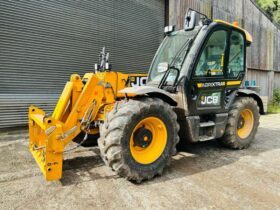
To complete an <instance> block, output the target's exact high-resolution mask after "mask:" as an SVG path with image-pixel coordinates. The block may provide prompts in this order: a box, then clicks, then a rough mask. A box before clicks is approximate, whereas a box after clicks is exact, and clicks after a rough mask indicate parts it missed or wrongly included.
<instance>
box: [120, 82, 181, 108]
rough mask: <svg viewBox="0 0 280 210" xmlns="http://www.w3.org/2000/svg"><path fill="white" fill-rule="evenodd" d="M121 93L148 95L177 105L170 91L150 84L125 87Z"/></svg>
mask: <svg viewBox="0 0 280 210" xmlns="http://www.w3.org/2000/svg"><path fill="white" fill-rule="evenodd" d="M119 93H126V94H128V93H131V94H136V95H148V96H151V97H157V98H160V99H162V100H163V101H165V102H166V103H168V104H169V105H171V106H176V105H177V102H176V100H175V99H174V98H173V97H172V95H171V94H170V93H168V92H167V91H165V90H162V89H159V88H157V87H153V86H149V85H146V86H134V87H128V88H124V89H122V90H120V91H119Z"/></svg>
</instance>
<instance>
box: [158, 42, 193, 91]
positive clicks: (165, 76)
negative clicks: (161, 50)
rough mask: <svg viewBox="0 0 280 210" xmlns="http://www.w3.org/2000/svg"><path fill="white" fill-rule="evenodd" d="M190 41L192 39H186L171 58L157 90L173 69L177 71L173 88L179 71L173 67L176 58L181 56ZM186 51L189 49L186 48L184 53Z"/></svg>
mask: <svg viewBox="0 0 280 210" xmlns="http://www.w3.org/2000/svg"><path fill="white" fill-rule="evenodd" d="M191 40H192V39H187V40H186V42H185V43H184V44H183V46H182V47H181V48H180V49H179V50H178V52H177V53H176V54H175V56H174V58H173V59H172V61H171V62H170V66H169V68H168V69H167V70H166V72H165V73H164V75H163V77H162V79H161V80H160V82H159V85H158V88H160V89H161V88H162V86H163V85H164V84H165V82H166V79H167V77H168V75H169V73H170V70H171V69H175V70H176V71H177V76H176V78H175V80H174V83H173V86H174V85H175V84H176V80H177V79H178V77H179V74H180V70H179V69H178V68H177V67H175V59H176V58H177V57H178V55H180V54H181V52H182V51H183V49H185V48H186V46H187V45H188V44H189V43H190V41H191ZM188 49H189V48H187V49H186V51H188ZM184 58H185V56H184Z"/></svg>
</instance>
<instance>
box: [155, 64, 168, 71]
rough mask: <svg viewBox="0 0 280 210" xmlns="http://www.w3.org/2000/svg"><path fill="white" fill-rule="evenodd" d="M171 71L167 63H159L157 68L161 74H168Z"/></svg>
mask: <svg viewBox="0 0 280 210" xmlns="http://www.w3.org/2000/svg"><path fill="white" fill-rule="evenodd" d="M168 69H169V64H168V63H167V62H163V63H159V64H158V67H157V71H158V72H159V73H163V72H166V71H167V70H168Z"/></svg>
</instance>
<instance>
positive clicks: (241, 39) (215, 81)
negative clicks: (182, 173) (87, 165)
mask: <svg viewBox="0 0 280 210" xmlns="http://www.w3.org/2000/svg"><path fill="white" fill-rule="evenodd" d="M165 34H166V37H165V39H164V40H163V42H162V44H161V45H160V47H159V49H158V51H157V53H156V54H155V56H154V59H153V61H152V64H151V66H150V70H149V73H148V82H147V85H146V86H135V87H128V86H130V85H129V84H130V81H129V80H130V77H129V75H125V74H122V73H118V72H114V71H111V70H110V69H111V68H110V65H109V63H108V62H106V61H107V60H108V59H106V56H105V52H103V53H102V59H101V64H100V65H96V72H93V73H87V74H85V75H84V76H83V77H82V78H81V77H80V76H79V75H77V74H73V75H72V76H71V78H70V81H69V82H67V83H66V85H65V88H64V90H63V92H62V94H61V96H60V99H59V101H58V103H57V105H56V108H55V110H54V112H53V114H52V115H51V116H48V115H46V114H45V112H44V111H42V110H41V109H39V108H37V107H35V106H31V107H30V108H29V136H30V151H31V153H32V154H33V156H34V158H35V159H36V161H37V163H38V165H39V166H40V168H41V171H42V172H43V174H44V176H45V178H46V179H47V180H57V179H60V178H61V177H62V163H63V152H64V150H65V147H66V145H67V144H68V143H69V142H70V141H72V140H73V139H74V138H75V137H76V136H77V135H79V134H80V133H81V132H83V133H85V139H86V137H87V135H88V134H97V133H99V135H100V137H99V139H98V146H99V148H100V154H101V156H102V159H103V160H104V162H105V163H106V165H108V166H109V167H111V168H112V169H113V170H114V171H115V172H116V173H117V174H119V175H120V176H122V177H125V178H127V179H128V180H134V181H136V182H141V181H142V180H147V179H151V178H152V177H154V176H155V175H157V174H162V172H163V169H164V168H165V167H166V165H167V164H168V163H169V162H170V159H171V156H172V155H174V154H175V151H176V145H177V143H178V142H179V135H180V139H181V141H189V142H198V141H206V140H212V139H216V140H217V141H218V142H220V143H221V144H223V145H225V146H227V147H229V148H233V149H243V148H246V147H248V146H249V145H250V143H251V142H252V140H253V139H254V136H255V134H256V132H257V128H258V126H259V117H260V113H262V112H263V104H262V101H261V98H260V97H259V96H258V94H257V93H255V92H253V91H251V90H247V89H241V88H240V86H241V82H242V80H243V78H244V76H245V72H246V47H247V46H249V45H250V43H251V42H252V37H251V35H250V34H249V33H248V32H247V31H245V30H244V29H242V28H240V27H238V25H237V24H236V23H235V24H230V23H227V22H225V21H221V20H210V19H208V18H207V17H206V16H205V15H203V14H201V13H199V12H197V11H194V10H191V9H190V10H188V12H187V13H186V17H185V26H184V29H183V30H179V31H175V27H174V26H167V27H166V28H165ZM179 130H180V132H179ZM85 139H84V140H85Z"/></svg>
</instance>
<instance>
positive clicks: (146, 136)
mask: <svg viewBox="0 0 280 210" xmlns="http://www.w3.org/2000/svg"><path fill="white" fill-rule="evenodd" d="M152 139H153V134H152V132H151V131H150V130H148V129H146V128H145V126H143V127H141V128H138V129H137V130H136V131H135V133H134V136H133V142H134V144H133V146H138V147H142V148H146V147H148V146H149V145H150V144H151V142H152Z"/></svg>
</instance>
